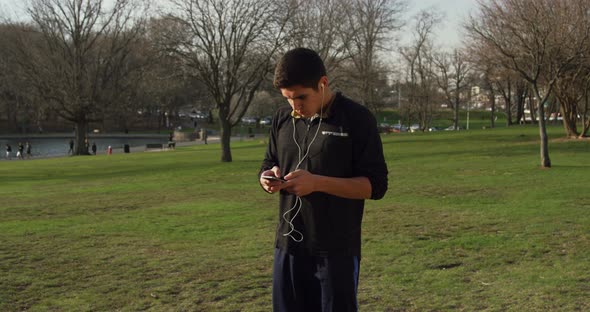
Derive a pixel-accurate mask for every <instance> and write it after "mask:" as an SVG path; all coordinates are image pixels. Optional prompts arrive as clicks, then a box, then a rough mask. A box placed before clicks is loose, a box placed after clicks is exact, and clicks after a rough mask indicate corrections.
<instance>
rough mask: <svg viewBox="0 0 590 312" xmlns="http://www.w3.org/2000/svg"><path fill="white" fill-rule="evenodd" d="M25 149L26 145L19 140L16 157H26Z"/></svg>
mask: <svg viewBox="0 0 590 312" xmlns="http://www.w3.org/2000/svg"><path fill="white" fill-rule="evenodd" d="M24 150H25V146H24V145H23V142H18V149H17V150H16V158H18V159H25V155H24V154H23V152H24Z"/></svg>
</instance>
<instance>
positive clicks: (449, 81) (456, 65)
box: [434, 49, 471, 130]
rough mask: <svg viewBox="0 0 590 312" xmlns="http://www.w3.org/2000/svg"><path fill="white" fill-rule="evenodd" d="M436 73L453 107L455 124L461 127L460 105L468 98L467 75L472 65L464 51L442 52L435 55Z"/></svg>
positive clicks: (439, 84) (446, 97) (440, 86)
mask: <svg viewBox="0 0 590 312" xmlns="http://www.w3.org/2000/svg"><path fill="white" fill-rule="evenodd" d="M434 64H435V65H436V68H437V70H436V74H435V75H434V77H435V79H436V82H437V85H438V87H439V88H440V89H441V90H442V92H443V93H444V97H445V100H446V102H447V103H448V104H449V106H450V107H452V108H453V112H454V113H453V125H454V127H455V130H457V129H459V107H460V106H461V102H462V99H465V98H467V96H465V92H467V91H468V84H467V77H469V73H470V72H471V65H470V64H469V63H468V62H467V58H466V57H465V55H464V53H463V52H461V51H460V50H458V49H454V50H453V53H452V54H449V53H446V52H442V53H438V54H435V55H434Z"/></svg>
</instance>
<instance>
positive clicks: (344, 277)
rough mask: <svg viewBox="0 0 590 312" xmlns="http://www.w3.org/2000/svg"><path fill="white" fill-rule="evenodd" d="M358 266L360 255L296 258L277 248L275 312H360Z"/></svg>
mask: <svg viewBox="0 0 590 312" xmlns="http://www.w3.org/2000/svg"><path fill="white" fill-rule="evenodd" d="M359 266H360V259H359V257H357V256H300V255H297V256H295V255H291V254H289V253H287V252H285V251H283V250H280V249H278V248H277V249H275V258H274V267H273V284H272V307H273V311H275V312H292V311H301V312H314V311H319V312H341V311H343V312H346V311H357V310H358V304H357V300H356V294H357V288H358V277H359Z"/></svg>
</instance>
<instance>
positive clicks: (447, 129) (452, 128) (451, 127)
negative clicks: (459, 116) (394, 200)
mask: <svg viewBox="0 0 590 312" xmlns="http://www.w3.org/2000/svg"><path fill="white" fill-rule="evenodd" d="M453 130H455V126H454V125H450V126H449V127H448V128H445V131H453ZM457 130H463V128H461V127H460V126H459V128H457Z"/></svg>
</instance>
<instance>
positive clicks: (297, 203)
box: [283, 83, 325, 243]
mask: <svg viewBox="0 0 590 312" xmlns="http://www.w3.org/2000/svg"><path fill="white" fill-rule="evenodd" d="M320 87H321V88H322V102H321V103H320V116H319V117H320V121H319V123H318V127H317V129H316V131H315V134H314V136H313V139H311V142H309V145H308V146H307V150H306V151H305V154H304V155H303V157H301V154H302V152H303V151H302V150H301V146H300V145H299V143H298V142H297V138H296V135H295V133H296V131H295V118H293V119H292V121H293V142H295V145H297V151H298V154H297V156H298V157H299V162H297V166H295V170H297V169H299V166H301V164H302V163H303V161H304V160H305V158H307V155H309V150H310V149H311V145H312V144H313V142H314V141H315V139H316V138H317V136H318V133H319V132H320V127H321V126H322V115H323V114H324V94H325V84H324V83H322V84H320ZM302 206H303V201H302V200H301V197H299V196H297V198H295V204H294V205H293V207H291V209H289V210H287V211H285V213H283V220H285V221H286V222H287V223H288V224H289V227H290V228H291V230H290V231H289V232H287V233H284V234H283V236H289V237H291V238H292V239H293V240H294V241H296V242H298V243H300V242H302V241H303V233H301V232H299V231H297V230H296V229H295V225H294V224H293V220H295V218H296V217H297V215H298V214H299V212H300V211H301V207H302ZM295 209H296V211H295V214H294V215H293V217H292V218H291V219H290V220H289V219H287V214H288V213H289V212H291V211H293V210H295ZM292 233H294V234H296V235H297V236H298V237H299V238H296V237H295V236H293V235H292Z"/></svg>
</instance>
